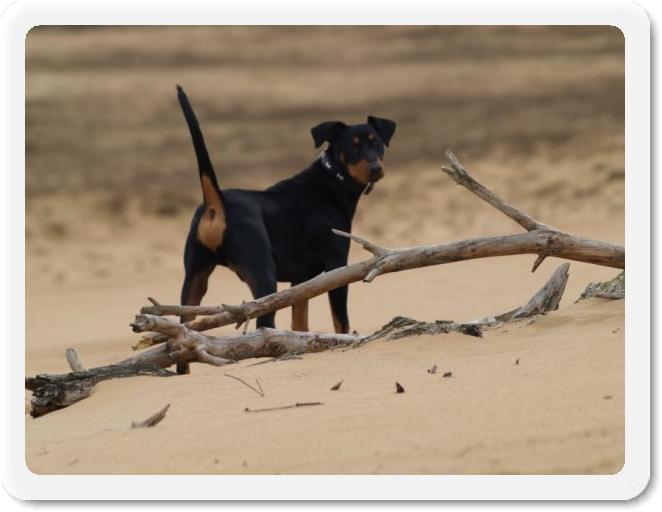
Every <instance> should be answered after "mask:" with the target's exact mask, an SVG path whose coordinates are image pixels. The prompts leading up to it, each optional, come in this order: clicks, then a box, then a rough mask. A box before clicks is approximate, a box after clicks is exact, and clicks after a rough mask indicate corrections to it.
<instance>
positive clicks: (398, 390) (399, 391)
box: [395, 382, 405, 393]
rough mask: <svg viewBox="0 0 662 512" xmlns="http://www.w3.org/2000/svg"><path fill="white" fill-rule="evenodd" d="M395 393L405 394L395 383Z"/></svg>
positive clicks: (397, 383) (398, 384) (403, 389)
mask: <svg viewBox="0 0 662 512" xmlns="http://www.w3.org/2000/svg"><path fill="white" fill-rule="evenodd" d="M395 392H396V393H404V392H405V388H403V387H402V386H401V385H400V383H399V382H396V383H395Z"/></svg>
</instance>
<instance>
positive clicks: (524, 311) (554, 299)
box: [469, 263, 570, 327]
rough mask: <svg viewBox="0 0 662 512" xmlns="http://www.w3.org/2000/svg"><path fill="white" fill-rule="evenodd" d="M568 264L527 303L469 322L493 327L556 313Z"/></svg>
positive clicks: (560, 267)
mask: <svg viewBox="0 0 662 512" xmlns="http://www.w3.org/2000/svg"><path fill="white" fill-rule="evenodd" d="M569 268H570V263H563V264H562V265H560V266H559V267H557V269H556V270H555V271H554V272H553V273H552V275H551V277H550V278H549V279H548V280H547V282H546V283H545V285H544V286H543V287H542V288H540V290H538V291H537V292H536V294H535V295H534V296H533V297H531V299H529V302H527V303H526V304H524V305H523V306H520V307H518V308H515V309H513V310H511V311H508V312H506V313H502V314H500V315H494V316H493V317H485V318H481V319H480V320H475V321H473V322H469V323H470V324H474V323H475V324H477V325H480V326H483V327H487V326H494V325H497V324H501V323H504V322H510V321H512V320H522V319H524V318H531V317H533V316H537V315H544V314H546V313H549V312H550V311H556V310H557V309H558V308H559V303H560V302H561V298H562V297H563V292H564V291H565V285H566V283H567V282H568V269H569Z"/></svg>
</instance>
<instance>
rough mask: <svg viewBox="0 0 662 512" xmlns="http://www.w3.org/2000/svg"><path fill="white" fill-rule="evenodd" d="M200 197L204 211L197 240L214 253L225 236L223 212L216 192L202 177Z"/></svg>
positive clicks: (221, 203)
mask: <svg viewBox="0 0 662 512" xmlns="http://www.w3.org/2000/svg"><path fill="white" fill-rule="evenodd" d="M201 182H202V195H203V198H204V202H205V211H204V213H203V214H202V217H200V222H199V223H198V240H200V243H201V244H202V245H204V246H205V247H207V248H208V249H209V250H211V251H216V249H218V248H219V247H220V245H221V242H222V241H223V235H224V234H225V228H226V223H225V210H224V209H223V202H222V201H221V198H220V196H219V195H218V192H217V191H216V189H215V188H214V185H213V184H212V182H211V180H210V179H209V177H208V176H202V179H201Z"/></svg>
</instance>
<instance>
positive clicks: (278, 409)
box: [244, 402, 324, 412]
mask: <svg viewBox="0 0 662 512" xmlns="http://www.w3.org/2000/svg"><path fill="white" fill-rule="evenodd" d="M312 405H324V403H323V402H297V403H295V404H292V405H280V406H277V407H264V408H262V409H250V408H249V407H246V408H245V409H244V412H267V411H281V410H283V409H294V408H296V407H310V406H312Z"/></svg>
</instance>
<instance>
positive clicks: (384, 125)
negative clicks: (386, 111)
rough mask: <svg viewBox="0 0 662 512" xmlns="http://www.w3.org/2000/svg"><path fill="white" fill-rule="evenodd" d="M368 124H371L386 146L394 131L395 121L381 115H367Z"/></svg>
mask: <svg viewBox="0 0 662 512" xmlns="http://www.w3.org/2000/svg"><path fill="white" fill-rule="evenodd" d="M368 124H369V125H370V126H372V127H373V128H374V129H375V131H376V132H377V135H379V138H380V139H382V142H383V143H384V144H386V145H387V146H388V143H389V142H390V141H391V137H393V134H394V133H395V122H394V121H391V120H390V119H383V118H381V117H374V116H368Z"/></svg>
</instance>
